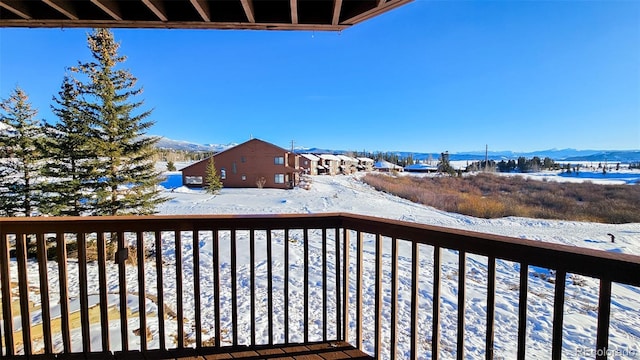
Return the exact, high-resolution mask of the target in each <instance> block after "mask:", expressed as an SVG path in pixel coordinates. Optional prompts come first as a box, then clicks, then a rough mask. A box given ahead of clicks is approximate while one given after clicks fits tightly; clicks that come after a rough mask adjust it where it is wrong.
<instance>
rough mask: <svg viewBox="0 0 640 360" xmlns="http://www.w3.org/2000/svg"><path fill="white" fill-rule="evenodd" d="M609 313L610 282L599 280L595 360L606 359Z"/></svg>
mask: <svg viewBox="0 0 640 360" xmlns="http://www.w3.org/2000/svg"><path fill="white" fill-rule="evenodd" d="M610 313H611V280H609V279H600V293H599V295H598V330H597V331H598V333H597V338H596V360H606V359H607V349H608V348H609V317H610Z"/></svg>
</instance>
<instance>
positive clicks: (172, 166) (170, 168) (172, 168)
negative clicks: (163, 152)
mask: <svg viewBox="0 0 640 360" xmlns="http://www.w3.org/2000/svg"><path fill="white" fill-rule="evenodd" d="M167 171H176V164H174V163H173V161H171V160H169V161H167Z"/></svg>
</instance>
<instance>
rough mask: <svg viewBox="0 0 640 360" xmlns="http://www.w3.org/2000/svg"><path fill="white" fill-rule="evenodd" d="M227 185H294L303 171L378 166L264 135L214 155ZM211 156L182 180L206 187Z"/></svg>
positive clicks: (333, 171)
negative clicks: (299, 148) (292, 147)
mask: <svg viewBox="0 0 640 360" xmlns="http://www.w3.org/2000/svg"><path fill="white" fill-rule="evenodd" d="M212 157H213V160H214V163H215V166H216V170H217V171H218V175H220V179H221V180H222V184H223V186H224V187H229V188H238V187H241V188H247V187H265V188H280V189H290V188H292V187H294V186H295V185H296V184H298V182H299V181H300V175H304V174H308V175H321V174H326V175H337V174H352V173H355V172H357V171H370V170H373V169H374V161H373V159H369V158H364V157H359V158H354V157H350V156H345V155H332V154H296V153H293V152H291V151H289V150H286V149H284V148H281V147H279V146H276V145H273V144H271V143H268V142H266V141H263V140H260V139H251V140H249V141H247V142H244V143H242V144H239V145H236V146H234V147H232V148H229V149H226V150H224V151H221V152H219V153H217V154H215V155H213V156H212ZM210 160H211V158H207V159H204V160H201V161H198V162H196V163H193V164H191V165H189V166H187V167H185V168H183V169H182V170H181V171H182V184H183V185H184V186H188V187H205V186H207V185H208V184H207V182H206V178H207V176H206V172H207V165H208V164H209V161H210Z"/></svg>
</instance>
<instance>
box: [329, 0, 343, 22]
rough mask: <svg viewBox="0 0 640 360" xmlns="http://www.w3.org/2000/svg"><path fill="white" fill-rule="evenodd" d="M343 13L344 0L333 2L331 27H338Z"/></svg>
mask: <svg viewBox="0 0 640 360" xmlns="http://www.w3.org/2000/svg"><path fill="white" fill-rule="evenodd" d="M341 11H342V0H334V1H333V18H332V20H331V25H338V23H339V22H340V12H341Z"/></svg>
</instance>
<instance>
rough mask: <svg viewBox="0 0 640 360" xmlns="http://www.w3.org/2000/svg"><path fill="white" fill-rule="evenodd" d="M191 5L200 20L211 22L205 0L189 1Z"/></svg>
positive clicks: (207, 4)
mask: <svg viewBox="0 0 640 360" xmlns="http://www.w3.org/2000/svg"><path fill="white" fill-rule="evenodd" d="M191 5H193V7H194V8H196V11H197V12H198V14H200V17H201V18H202V20H204V21H206V22H210V21H211V16H210V15H209V14H210V12H209V3H207V1H206V0H191Z"/></svg>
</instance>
